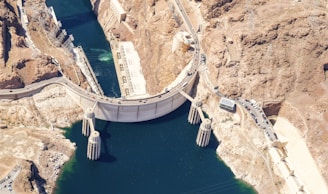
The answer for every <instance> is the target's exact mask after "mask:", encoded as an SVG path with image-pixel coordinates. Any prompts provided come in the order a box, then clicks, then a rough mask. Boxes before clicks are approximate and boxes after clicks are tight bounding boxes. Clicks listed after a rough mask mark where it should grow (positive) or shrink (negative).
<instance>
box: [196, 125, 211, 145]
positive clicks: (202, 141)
mask: <svg viewBox="0 0 328 194" xmlns="http://www.w3.org/2000/svg"><path fill="white" fill-rule="evenodd" d="M211 131H212V129H211V120H210V119H205V120H204V121H203V123H202V124H201V125H200V127H199V130H198V134H197V138H196V144H197V145H198V146H200V147H206V146H207V145H208V144H209V142H210V138H211Z"/></svg>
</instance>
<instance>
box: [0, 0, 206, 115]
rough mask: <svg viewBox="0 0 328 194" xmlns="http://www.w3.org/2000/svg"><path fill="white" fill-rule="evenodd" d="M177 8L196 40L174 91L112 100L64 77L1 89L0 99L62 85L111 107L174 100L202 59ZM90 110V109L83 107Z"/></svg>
mask: <svg viewBox="0 0 328 194" xmlns="http://www.w3.org/2000/svg"><path fill="white" fill-rule="evenodd" d="M175 2H176V5H177V7H178V8H179V11H180V13H181V16H182V18H183V20H184V21H185V24H187V28H188V30H189V32H190V33H191V35H192V37H193V39H194V42H195V44H194V47H195V50H194V51H195V52H194V56H193V63H192V66H191V68H190V69H189V70H188V71H187V72H188V73H186V75H185V77H184V78H183V79H182V80H181V81H180V82H179V83H178V84H177V85H176V86H175V87H173V88H172V89H170V90H169V91H165V92H163V93H160V94H157V95H154V96H150V97H146V98H140V99H122V98H111V97H106V96H100V95H97V94H95V93H91V92H88V91H86V90H84V89H82V88H80V87H79V86H77V85H76V84H74V83H73V82H71V81H70V80H69V79H68V78H66V77H65V76H63V77H55V78H51V79H48V80H43V81H40V82H37V83H33V84H30V85H27V86H25V87H24V88H19V89H1V90H0V99H18V98H22V97H27V96H31V95H33V94H35V93H38V92H40V91H41V90H42V89H43V88H44V87H46V86H48V85H50V84H61V85H63V86H65V87H66V88H68V89H69V90H71V91H73V92H74V93H77V94H78V95H79V96H81V97H83V98H86V99H89V100H91V101H94V102H102V103H105V104H111V105H116V106H117V105H119V106H130V105H134V106H135V105H140V104H141V103H142V104H148V103H156V102H160V101H163V100H165V99H168V98H172V96H174V95H176V94H178V93H179V91H181V90H183V89H184V88H185V87H187V86H189V84H193V83H194V78H195V77H196V74H197V69H198V66H199V63H200V61H199V59H200V49H199V41H198V37H197V35H196V32H195V31H194V28H193V26H192V24H191V22H190V21H189V18H188V16H187V14H186V12H185V10H184V8H183V6H182V5H181V3H180V1H179V0H175ZM83 108H85V109H86V108H88V107H83Z"/></svg>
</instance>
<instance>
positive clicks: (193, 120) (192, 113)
mask: <svg viewBox="0 0 328 194" xmlns="http://www.w3.org/2000/svg"><path fill="white" fill-rule="evenodd" d="M201 106H202V101H200V100H199V99H197V100H196V101H195V102H192V104H191V106H190V110H189V115H188V121H189V123H190V124H193V125H195V124H199V123H200V114H199V111H198V108H200V107H201Z"/></svg>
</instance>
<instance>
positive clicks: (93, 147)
mask: <svg viewBox="0 0 328 194" xmlns="http://www.w3.org/2000/svg"><path fill="white" fill-rule="evenodd" d="M100 149H101V139H100V134H99V132H98V131H92V132H91V134H90V137H89V140H88V153H87V157H88V159H90V160H98V159H99V157H100Z"/></svg>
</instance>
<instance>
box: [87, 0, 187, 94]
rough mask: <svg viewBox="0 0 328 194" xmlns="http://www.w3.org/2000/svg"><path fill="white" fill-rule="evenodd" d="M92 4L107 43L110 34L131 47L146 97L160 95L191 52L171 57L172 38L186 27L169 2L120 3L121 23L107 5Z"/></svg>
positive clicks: (140, 0) (93, 0) (99, 0)
mask: <svg viewBox="0 0 328 194" xmlns="http://www.w3.org/2000/svg"><path fill="white" fill-rule="evenodd" d="M91 3H92V5H93V7H94V11H95V13H96V14H97V16H98V21H99V23H100V25H101V26H102V28H103V29H104V32H105V35H106V36H107V38H108V39H109V33H110V31H112V32H114V34H116V35H117V36H118V37H119V39H120V40H121V41H132V42H133V43H134V46H135V47H136V50H137V51H138V54H139V57H140V60H141V66H142V71H143V74H144V76H145V79H146V83H147V91H148V93H150V94H156V93H158V92H160V91H162V90H163V89H164V88H165V87H166V86H167V85H169V84H170V83H171V82H172V81H173V80H174V79H175V78H176V77H177V76H178V75H179V73H180V72H181V70H182V69H183V68H184V67H185V66H186V65H187V63H188V62H189V61H190V60H191V58H192V52H183V51H182V50H179V51H177V52H174V53H172V41H173V36H174V35H175V33H176V32H178V31H184V30H185V27H184V26H183V22H181V21H182V20H181V19H180V18H179V17H180V16H179V14H178V12H177V10H176V9H175V8H174V5H173V3H172V2H171V1H164V0H161V1H143V0H133V1H121V5H122V7H123V9H124V10H125V11H126V12H127V18H126V20H125V21H124V22H121V23H119V22H118V20H117V19H116V18H115V17H113V11H112V10H111V8H110V1H105V0H91Z"/></svg>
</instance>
